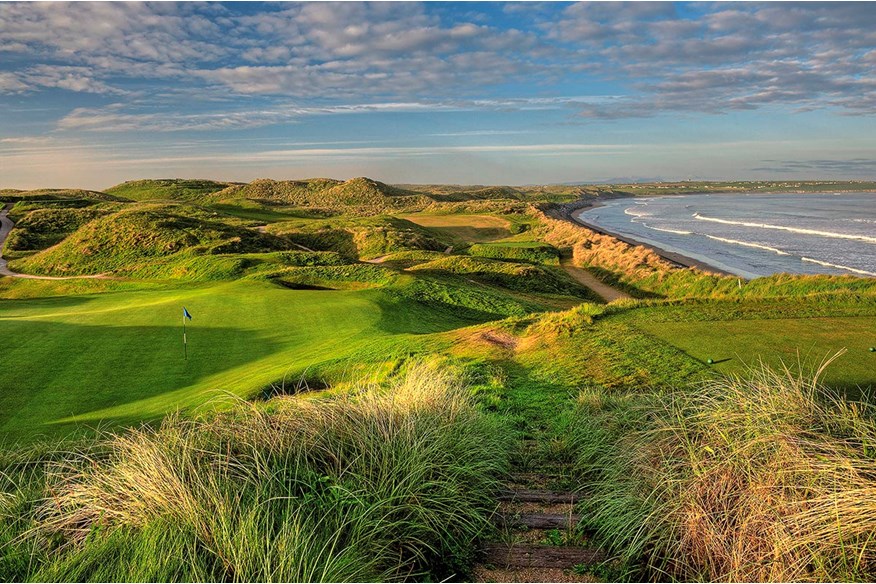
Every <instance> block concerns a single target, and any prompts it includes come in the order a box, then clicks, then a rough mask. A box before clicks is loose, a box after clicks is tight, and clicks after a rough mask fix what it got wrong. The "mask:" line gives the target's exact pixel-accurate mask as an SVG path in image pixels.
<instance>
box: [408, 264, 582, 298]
mask: <svg viewBox="0 0 876 584" xmlns="http://www.w3.org/2000/svg"><path fill="white" fill-rule="evenodd" d="M409 271H412V272H415V273H416V272H420V271H426V272H430V273H435V274H440V273H450V274H460V275H468V276H471V277H474V278H477V279H479V280H482V281H485V282H487V283H490V284H495V285H498V286H502V287H503V288H507V289H509V290H517V291H519V292H534V293H542V294H565V295H569V296H578V297H582V298H590V297H591V294H592V293H591V292H590V290H589V289H588V288H584V287H582V286H580V285H578V284H577V283H576V282H574V281H572V280H571V279H570V278H569V277H568V276H567V275H566V274H565V272H563V271H561V270H557V269H555V268H552V267H550V266H540V265H535V264H528V263H527V264H523V263H512V262H508V261H499V260H490V259H482V258H476V257H466V256H444V257H440V258H438V259H435V260H432V261H429V262H426V263H423V264H419V265H417V266H415V267H412V268H410V269H409Z"/></svg>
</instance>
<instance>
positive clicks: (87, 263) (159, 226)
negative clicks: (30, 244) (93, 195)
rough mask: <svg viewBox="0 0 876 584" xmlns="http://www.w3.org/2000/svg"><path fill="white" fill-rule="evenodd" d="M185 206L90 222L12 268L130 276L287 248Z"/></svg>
mask: <svg viewBox="0 0 876 584" xmlns="http://www.w3.org/2000/svg"><path fill="white" fill-rule="evenodd" d="M208 217H209V215H206V214H203V213H198V212H197V211H194V210H192V209H189V208H186V207H179V206H173V205H148V206H136V207H133V208H130V209H124V210H122V211H118V212H115V213H112V214H110V215H107V216H104V217H100V218H97V219H94V220H92V221H90V222H88V223H86V224H85V225H83V226H82V227H80V228H79V229H77V230H76V231H74V232H73V233H72V234H71V235H70V236H69V237H67V238H66V239H64V240H63V241H62V242H61V243H59V244H58V245H56V246H54V247H51V248H49V249H47V250H44V251H42V252H40V253H38V254H36V255H33V256H30V257H28V258H26V259H22V260H18V261H16V262H13V265H12V267H13V268H14V269H16V270H20V271H23V272H27V273H35V274H97V273H103V272H109V271H115V270H119V269H122V270H125V271H134V270H136V269H138V268H142V267H144V266H145V265H147V264H148V263H149V262H150V261H152V260H154V259H155V258H161V257H166V256H172V255H175V254H186V255H189V256H192V255H204V254H219V253H244V252H261V251H275V250H281V249H286V248H287V247H288V245H287V244H286V243H285V242H284V241H283V240H281V239H279V238H277V237H274V236H271V235H267V234H262V233H259V232H257V231H254V230H251V229H246V228H242V227H235V226H231V225H228V224H225V223H220V222H218V221H215V220H210V219H208Z"/></svg>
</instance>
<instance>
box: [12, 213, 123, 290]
mask: <svg viewBox="0 0 876 584" xmlns="http://www.w3.org/2000/svg"><path fill="white" fill-rule="evenodd" d="M11 208H12V205H6V206H5V207H3V210H2V211H0V276H9V277H11V278H26V279H28V280H94V279H104V278H107V275H106V274H94V275H91V276H34V275H33V274H19V273H18V272H13V271H12V270H10V269H9V268H8V267H7V265H6V260H4V259H3V244H4V243H6V238H7V237H9V232H10V231H12V228H13V227H14V226H15V224H14V223H13V222H12V219H10V218H9V217H7V215H9V209H11Z"/></svg>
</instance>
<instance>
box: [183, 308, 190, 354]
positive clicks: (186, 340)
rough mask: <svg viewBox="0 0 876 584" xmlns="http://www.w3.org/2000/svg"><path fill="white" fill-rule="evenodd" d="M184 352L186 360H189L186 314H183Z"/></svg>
mask: <svg viewBox="0 0 876 584" xmlns="http://www.w3.org/2000/svg"><path fill="white" fill-rule="evenodd" d="M183 353H184V355H185V360H186V361H188V360H189V342H188V339H186V315H185V314H183Z"/></svg>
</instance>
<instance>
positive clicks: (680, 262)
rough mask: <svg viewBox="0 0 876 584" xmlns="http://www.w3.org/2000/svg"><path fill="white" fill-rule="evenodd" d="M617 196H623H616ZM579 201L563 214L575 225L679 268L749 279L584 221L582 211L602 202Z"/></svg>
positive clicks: (593, 207)
mask: <svg viewBox="0 0 876 584" xmlns="http://www.w3.org/2000/svg"><path fill="white" fill-rule="evenodd" d="M669 196H671V195H669ZM617 198H624V197H617ZM629 198H630V199H635V198H636V197H629ZM581 202H582V203H586V204H583V205H581V206H577V205H576V206H575V208H574V209H568V210H566V212H565V215H566V216H567V218H568V219H570V220H571V221H572V222H574V223H575V224H576V225H579V226H582V227H586V228H587V229H590V230H591V231H595V232H596V233H599V234H600V235H607V236H609V237H613V238H615V239H617V240H618V241H623V242H624V243H628V244H630V245H636V246H639V245H640V246H642V247H647V248H648V249H650V250H652V251H653V252H654V253H656V254H657V255H658V256H660V257H661V258H663V259H664V260H666V261H668V262H670V263H673V264H675V265H676V266H678V267H680V268H695V269H697V270H700V271H703V272H708V273H710V274H715V275H717V276H733V277H734V278H742V279H744V280H748V279H749V278H746V277H744V276H740V275H739V274H734V273H733V272H730V271H728V270H724V269H722V268H719V267H717V266H714V265H711V264H709V263H708V262H704V261H702V260H698V259H695V258H692V257H689V256H686V255H683V254H680V253H677V252H674V251H669V250H666V249H662V248H660V247H658V246H656V245H653V244H651V243H645V242H643V241H639V240H637V239H634V238H632V237H628V236H626V235H620V234H618V233H614V232H613V231H609V230H607V229H605V228H603V227H601V226H599V225H596V224H594V223H591V222H589V221H585V220H584V219H581V217H580V215H581V213H582V212H584V211H589V210H591V209H596V208H599V207H602V206H603V204H602V202H600V201H586V202H585V201H581Z"/></svg>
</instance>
